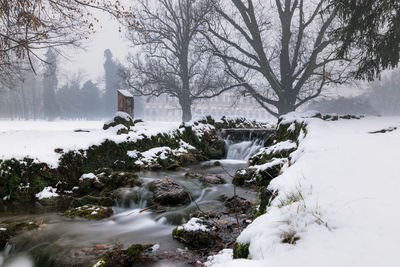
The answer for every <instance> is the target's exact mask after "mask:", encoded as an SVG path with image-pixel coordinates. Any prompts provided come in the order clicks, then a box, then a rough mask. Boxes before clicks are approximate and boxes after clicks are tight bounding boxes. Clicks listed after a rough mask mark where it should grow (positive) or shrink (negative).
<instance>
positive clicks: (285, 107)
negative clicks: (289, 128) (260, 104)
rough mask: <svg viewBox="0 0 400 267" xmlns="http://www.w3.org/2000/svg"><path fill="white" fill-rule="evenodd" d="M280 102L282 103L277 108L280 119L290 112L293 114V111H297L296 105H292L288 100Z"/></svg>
mask: <svg viewBox="0 0 400 267" xmlns="http://www.w3.org/2000/svg"><path fill="white" fill-rule="evenodd" d="M279 102H280V103H279V105H278V106H277V108H278V115H279V117H280V116H282V115H286V114H288V113H289V112H292V111H295V110H296V107H295V105H294V103H290V102H291V101H288V100H287V99H282V100H281V101H279Z"/></svg>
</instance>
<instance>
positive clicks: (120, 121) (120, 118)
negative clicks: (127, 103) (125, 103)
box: [103, 112, 135, 131]
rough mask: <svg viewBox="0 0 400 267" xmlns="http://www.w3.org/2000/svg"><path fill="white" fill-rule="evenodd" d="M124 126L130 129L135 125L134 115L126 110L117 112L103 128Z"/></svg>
mask: <svg viewBox="0 0 400 267" xmlns="http://www.w3.org/2000/svg"><path fill="white" fill-rule="evenodd" d="M116 126H123V127H124V128H125V129H127V130H128V131H129V129H130V127H133V126H135V123H134V122H133V119H132V117H131V116H130V115H129V114H128V113H125V112H117V113H116V114H115V116H114V118H112V119H111V120H109V121H107V122H105V123H104V126H103V130H107V129H109V128H111V127H116Z"/></svg>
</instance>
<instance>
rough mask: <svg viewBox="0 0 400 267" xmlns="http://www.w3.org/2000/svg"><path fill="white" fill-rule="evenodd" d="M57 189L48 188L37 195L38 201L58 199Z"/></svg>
mask: <svg viewBox="0 0 400 267" xmlns="http://www.w3.org/2000/svg"><path fill="white" fill-rule="evenodd" d="M56 192H57V188H54V187H51V186H47V187H45V188H44V189H43V190H42V191H41V192H39V193H37V194H36V195H35V196H36V198H37V199H39V200H41V199H44V198H51V197H58V194H57V193H56Z"/></svg>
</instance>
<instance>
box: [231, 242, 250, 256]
mask: <svg viewBox="0 0 400 267" xmlns="http://www.w3.org/2000/svg"><path fill="white" fill-rule="evenodd" d="M249 247H250V243H246V244H242V243H239V242H235V244H234V245H233V258H234V259H247V258H248V257H249Z"/></svg>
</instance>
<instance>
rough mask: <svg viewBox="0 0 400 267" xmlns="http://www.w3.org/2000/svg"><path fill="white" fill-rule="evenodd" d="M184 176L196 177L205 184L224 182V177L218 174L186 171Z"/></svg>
mask: <svg viewBox="0 0 400 267" xmlns="http://www.w3.org/2000/svg"><path fill="white" fill-rule="evenodd" d="M185 177H188V178H193V179H198V180H199V181H200V182H203V183H205V184H226V181H225V179H224V178H222V177H221V175H219V174H201V173H196V172H188V173H186V174H185Z"/></svg>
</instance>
